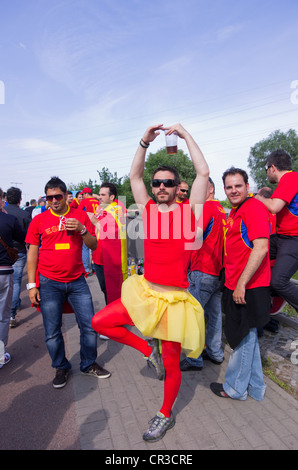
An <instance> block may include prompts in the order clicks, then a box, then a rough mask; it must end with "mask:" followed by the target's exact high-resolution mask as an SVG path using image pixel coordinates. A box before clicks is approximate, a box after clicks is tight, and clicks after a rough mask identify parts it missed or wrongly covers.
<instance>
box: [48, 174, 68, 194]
mask: <svg viewBox="0 0 298 470" xmlns="http://www.w3.org/2000/svg"><path fill="white" fill-rule="evenodd" d="M54 188H59V189H60V191H62V192H63V193H66V192H67V189H66V184H65V183H64V181H62V180H61V179H60V178H58V176H52V178H51V179H50V180H49V181H48V182H47V184H46V185H45V188H44V192H45V194H47V190H48V189H54Z"/></svg>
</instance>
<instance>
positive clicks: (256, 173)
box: [248, 129, 298, 189]
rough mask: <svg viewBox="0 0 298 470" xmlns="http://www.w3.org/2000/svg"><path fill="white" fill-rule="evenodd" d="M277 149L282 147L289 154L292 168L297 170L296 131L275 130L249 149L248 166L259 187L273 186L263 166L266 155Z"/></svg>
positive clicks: (297, 144) (297, 147)
mask: <svg viewBox="0 0 298 470" xmlns="http://www.w3.org/2000/svg"><path fill="white" fill-rule="evenodd" d="M278 149H283V150H285V151H286V152H288V153H289V154H290V155H291V157H292V161H293V170H296V171H297V170H298V135H297V133H296V131H295V130H293V129H290V130H289V131H288V132H281V131H280V130H277V131H275V132H273V133H272V134H270V135H269V137H268V138H267V139H264V140H261V141H260V142H257V143H256V144H255V145H254V146H253V147H251V149H250V154H249V157H248V167H249V169H250V172H251V176H252V177H253V179H254V181H255V182H256V184H257V186H258V188H259V189H260V188H262V187H263V186H269V187H271V188H274V187H275V186H274V185H272V184H270V183H269V181H268V179H267V176H266V172H265V169H264V167H265V163H266V159H267V157H268V155H269V154H270V153H271V152H273V151H274V150H278Z"/></svg>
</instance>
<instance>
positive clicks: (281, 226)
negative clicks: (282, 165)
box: [271, 171, 298, 237]
mask: <svg viewBox="0 0 298 470" xmlns="http://www.w3.org/2000/svg"><path fill="white" fill-rule="evenodd" d="M271 198H272V199H273V198H278V199H282V200H283V201H285V202H286V205H285V207H284V208H283V209H282V210H281V211H280V212H278V213H277V214H276V232H277V233H278V234H279V235H290V236H292V237H297V236H298V172H297V171H289V172H288V173H285V174H284V175H283V176H282V177H281V179H280V181H279V183H278V185H277V188H276V190H275V191H274V193H273V194H272V196H271Z"/></svg>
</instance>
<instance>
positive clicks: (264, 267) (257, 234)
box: [224, 198, 270, 290]
mask: <svg viewBox="0 0 298 470" xmlns="http://www.w3.org/2000/svg"><path fill="white" fill-rule="evenodd" d="M269 237H270V224H269V217H268V210H267V209H266V207H265V206H264V204H262V203H261V202H260V201H258V200H257V199H255V198H250V199H248V200H247V201H246V202H245V203H244V204H243V205H242V206H241V207H240V208H239V210H237V211H236V209H232V210H231V212H230V215H229V218H228V221H227V230H226V235H225V259H224V265H225V278H226V279H225V286H226V287H227V288H228V289H231V290H234V289H235V288H236V285H237V282H238V279H239V277H240V275H241V273H242V271H243V270H244V268H245V266H246V264H247V261H248V258H249V256H250V253H251V250H252V248H253V243H252V242H253V240H255V239H257V238H268V243H269ZM269 285H270V261H269V252H268V253H267V254H266V256H265V257H264V259H263V261H262V263H261V265H260V266H259V268H258V269H257V271H256V272H255V274H254V275H253V276H252V278H251V279H250V281H249V282H248V283H247V285H246V289H252V288H256V287H266V286H269Z"/></svg>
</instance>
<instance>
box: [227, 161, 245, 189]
mask: <svg viewBox="0 0 298 470" xmlns="http://www.w3.org/2000/svg"><path fill="white" fill-rule="evenodd" d="M237 174H239V175H241V176H242V177H243V179H244V183H245V184H247V183H248V175H247V173H246V171H244V170H242V169H241V168H235V167H234V166H231V168H229V169H228V170H226V171H225V172H224V174H223V175H222V180H223V184H224V186H225V182H226V177H227V176H230V175H232V176H234V175H237Z"/></svg>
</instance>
